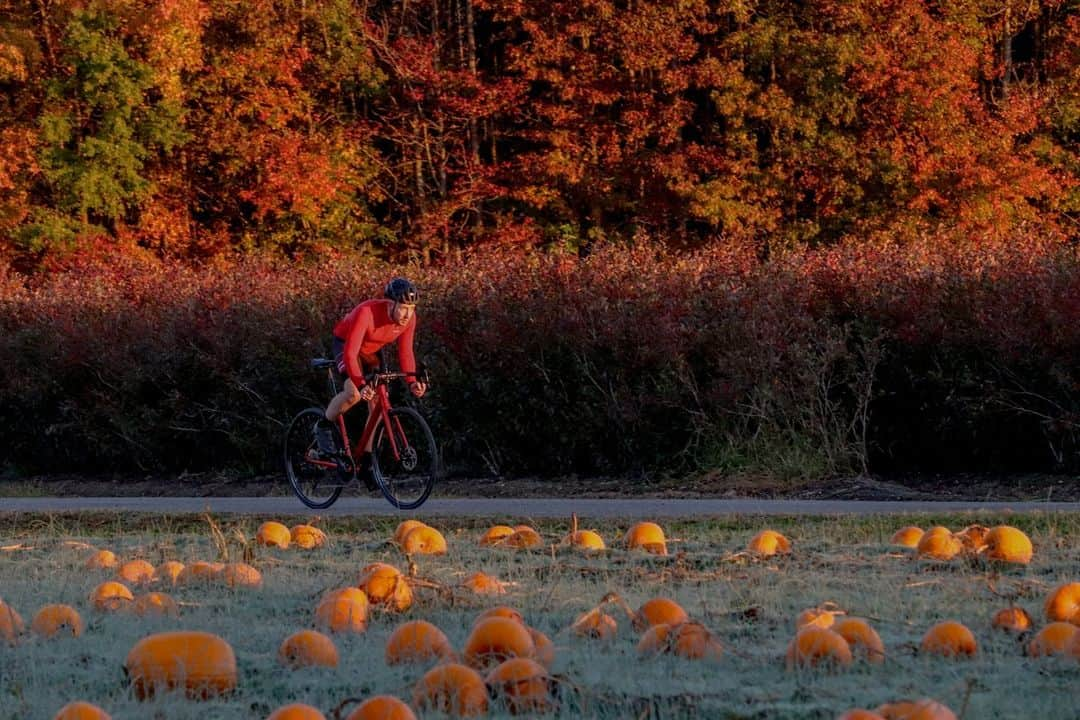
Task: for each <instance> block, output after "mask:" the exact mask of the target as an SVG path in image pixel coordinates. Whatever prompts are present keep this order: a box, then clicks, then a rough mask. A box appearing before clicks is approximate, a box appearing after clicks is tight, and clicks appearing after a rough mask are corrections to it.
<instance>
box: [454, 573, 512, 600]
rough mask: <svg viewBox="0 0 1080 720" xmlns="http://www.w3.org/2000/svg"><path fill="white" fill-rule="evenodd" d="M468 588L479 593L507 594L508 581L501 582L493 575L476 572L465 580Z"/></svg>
mask: <svg viewBox="0 0 1080 720" xmlns="http://www.w3.org/2000/svg"><path fill="white" fill-rule="evenodd" d="M462 585H464V586H465V587H466V588H468V589H469V590H471V591H473V592H474V593H476V594H477V595H505V594H506V583H503V582H500V581H499V580H498V579H496V578H493V577H492V576H490V575H488V574H486V573H482V572H479V571H477V572H474V573H473V574H472V575H470V576H469V577H468V578H466V580H465V582H464V583H462Z"/></svg>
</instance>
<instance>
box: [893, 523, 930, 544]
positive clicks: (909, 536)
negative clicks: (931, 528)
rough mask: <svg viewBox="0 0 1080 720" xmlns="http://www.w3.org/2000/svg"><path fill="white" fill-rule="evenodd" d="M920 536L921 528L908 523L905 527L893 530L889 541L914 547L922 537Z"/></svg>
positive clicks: (921, 533)
mask: <svg viewBox="0 0 1080 720" xmlns="http://www.w3.org/2000/svg"><path fill="white" fill-rule="evenodd" d="M922 536H923V529H922V528H920V527H915V526H914V525H908V526H907V527H902V528H900V529H899V530H897V531H896V532H894V533H893V536H892V538H891V539H890V540H889V542H891V543H892V544H893V545H899V546H900V547H906V548H911V549H915V548H917V547H918V546H919V540H921V539H922Z"/></svg>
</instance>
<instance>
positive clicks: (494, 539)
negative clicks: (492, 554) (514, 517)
mask: <svg viewBox="0 0 1080 720" xmlns="http://www.w3.org/2000/svg"><path fill="white" fill-rule="evenodd" d="M513 534H514V528H512V527H510V526H509V525H493V526H492V527H490V528H488V531H487V532H485V533H484V534H483V536H482V537H481V538H480V544H481V545H485V546H490V545H500V544H502V542H503V541H504V540H505V539H506V538H508V537H510V536H511V535H513Z"/></svg>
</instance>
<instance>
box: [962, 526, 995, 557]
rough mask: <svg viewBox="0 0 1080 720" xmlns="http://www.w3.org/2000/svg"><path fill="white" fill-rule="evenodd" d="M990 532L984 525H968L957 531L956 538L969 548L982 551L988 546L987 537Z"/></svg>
mask: <svg viewBox="0 0 1080 720" xmlns="http://www.w3.org/2000/svg"><path fill="white" fill-rule="evenodd" d="M989 533H990V529H989V528H986V527H984V526H982V525H968V526H967V527H966V528H964V529H963V530H961V531H960V532H958V533H956V539H957V540H959V541H960V544H961V545H963V546H964V548H966V549H967V550H970V551H971V552H975V553H978V552H982V550H983V548H985V547H986V538H987V535H989Z"/></svg>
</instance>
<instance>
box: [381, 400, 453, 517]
mask: <svg viewBox="0 0 1080 720" xmlns="http://www.w3.org/2000/svg"><path fill="white" fill-rule="evenodd" d="M389 420H390V424H389V427H387V425H386V423H380V424H379V427H378V429H376V431H375V443H374V445H373V448H372V449H373V451H372V457H371V459H372V463H371V465H372V467H371V469H372V472H373V474H374V475H375V482H377V483H378V484H379V489H380V490H382V494H383V495H385V496H386V499H387V500H389V501H390V504H391V505H393V506H394V507H397V508H401V509H402V510H412V509H414V508H418V507H420V506H421V505H423V504H424V501H425V500H427V498H428V495H430V494H431V489H432V488H433V487H434V486H435V480H436V478H437V477H438V475H439V454H438V451H437V450H436V448H435V438H434V437H433V436H432V434H431V428H429V427H428V424H427V421H426V420H424V418H423V417H422V416H421V415H420V413H418V412H416V411H415V410H413V409H412V408H408V407H398V408H394V409H392V410H391V411H390V412H389Z"/></svg>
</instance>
